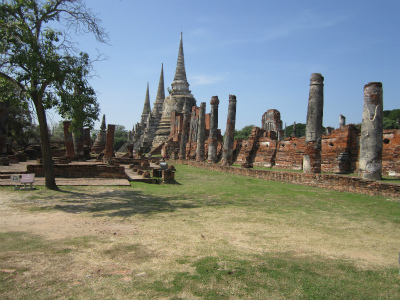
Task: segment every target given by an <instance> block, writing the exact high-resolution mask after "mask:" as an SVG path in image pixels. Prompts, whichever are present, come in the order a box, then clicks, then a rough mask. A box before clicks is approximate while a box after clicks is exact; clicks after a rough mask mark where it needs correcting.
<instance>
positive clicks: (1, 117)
mask: <svg viewBox="0 0 400 300" xmlns="http://www.w3.org/2000/svg"><path fill="white" fill-rule="evenodd" d="M9 113H10V104H9V103H8V102H0V165H2V166H8V165H9V160H8V155H7V135H8V118H9Z"/></svg>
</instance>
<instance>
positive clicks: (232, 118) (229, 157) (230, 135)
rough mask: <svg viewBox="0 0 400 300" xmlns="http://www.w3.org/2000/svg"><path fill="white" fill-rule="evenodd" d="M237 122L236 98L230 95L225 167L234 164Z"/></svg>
mask: <svg viewBox="0 0 400 300" xmlns="http://www.w3.org/2000/svg"><path fill="white" fill-rule="evenodd" d="M235 122H236V96H235V95H229V106H228V119H227V121H226V132H225V141H224V147H223V148H222V160H221V164H222V165H223V166H230V165H232V164H233V142H234V139H235Z"/></svg>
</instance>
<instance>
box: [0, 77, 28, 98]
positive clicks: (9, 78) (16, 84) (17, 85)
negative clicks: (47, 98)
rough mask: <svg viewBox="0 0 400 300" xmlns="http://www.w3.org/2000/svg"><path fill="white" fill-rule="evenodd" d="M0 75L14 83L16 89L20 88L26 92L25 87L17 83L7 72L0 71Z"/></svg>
mask: <svg viewBox="0 0 400 300" xmlns="http://www.w3.org/2000/svg"><path fill="white" fill-rule="evenodd" d="M0 77H2V78H4V79H6V80H7V81H9V82H11V83H12V84H14V85H15V86H16V87H17V88H18V89H20V90H21V91H22V92H24V93H26V89H25V87H24V86H23V85H22V84H21V83H19V82H18V81H16V80H15V79H14V78H12V77H10V76H8V75H7V74H5V73H3V72H0Z"/></svg>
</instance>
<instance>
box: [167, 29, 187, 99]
mask: <svg viewBox="0 0 400 300" xmlns="http://www.w3.org/2000/svg"><path fill="white" fill-rule="evenodd" d="M171 86H172V91H171V95H184V94H190V91H189V83H188V81H187V78H186V70H185V58H184V55H183V42H182V32H181V41H180V43H179V53H178V61H177V63H176V70H175V77H174V81H173V82H172V84H171Z"/></svg>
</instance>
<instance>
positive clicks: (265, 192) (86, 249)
mask: <svg viewBox="0 0 400 300" xmlns="http://www.w3.org/2000/svg"><path fill="white" fill-rule="evenodd" d="M176 179H177V181H178V183H179V184H177V185H146V184H133V186H132V187H73V188H63V191H62V192H53V191H47V190H39V191H24V192H22V191H19V192H14V191H12V189H7V188H1V195H2V196H1V197H0V213H1V215H2V221H1V223H0V280H1V282H0V294H2V295H4V297H5V299H54V298H57V299H288V298H289V299H309V298H314V299H343V298H352V299H379V298H385V299H398V298H399V295H400V290H399V282H400V281H399V279H398V276H397V273H398V265H397V260H398V249H399V243H398V241H399V240H400V239H399V238H400V236H399V234H400V230H399V229H400V228H399V227H400V222H399V220H400V213H399V204H398V202H397V201H395V200H393V199H386V198H383V197H371V196H365V195H355V194H349V193H339V192H331V191H327V190H321V189H318V188H311V187H302V186H295V185H289V184H282V183H277V182H267V181H262V180H258V179H254V178H244V177H239V176H233V175H227V174H223V173H220V172H210V171H207V170H198V169H191V168H189V167H187V166H178V172H177V173H176ZM10 270H11V271H10Z"/></svg>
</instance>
